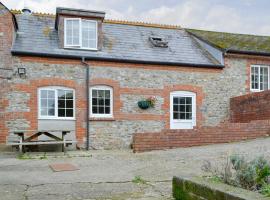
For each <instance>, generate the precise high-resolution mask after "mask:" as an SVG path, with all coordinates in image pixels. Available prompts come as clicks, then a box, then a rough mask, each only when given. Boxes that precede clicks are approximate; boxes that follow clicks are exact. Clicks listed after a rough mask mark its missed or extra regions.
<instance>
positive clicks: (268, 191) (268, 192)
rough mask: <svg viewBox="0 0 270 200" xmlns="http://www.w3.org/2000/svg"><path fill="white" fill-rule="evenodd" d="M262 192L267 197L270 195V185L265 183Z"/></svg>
mask: <svg viewBox="0 0 270 200" xmlns="http://www.w3.org/2000/svg"><path fill="white" fill-rule="evenodd" d="M260 193H262V194H263V195H265V196H267V197H270V185H269V184H265V185H263V186H262V189H261V191H260Z"/></svg>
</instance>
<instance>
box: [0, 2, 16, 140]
mask: <svg viewBox="0 0 270 200" xmlns="http://www.w3.org/2000/svg"><path fill="white" fill-rule="evenodd" d="M14 36H15V30H14V24H13V20H12V14H11V13H10V12H9V11H8V10H7V9H6V8H5V7H4V6H3V5H2V4H1V3H0V142H4V141H5V139H6V132H7V129H6V126H5V120H6V118H5V112H6V107H7V106H8V97H7V98H5V97H4V95H5V94H6V93H7V92H8V91H9V90H10V84H11V82H12V81H10V80H8V78H10V77H11V76H12V74H13V72H14V71H13V64H12V56H11V53H10V49H11V46H12V42H13V38H14Z"/></svg>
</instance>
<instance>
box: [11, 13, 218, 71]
mask: <svg viewBox="0 0 270 200" xmlns="http://www.w3.org/2000/svg"><path fill="white" fill-rule="evenodd" d="M16 18H17V22H18V26H19V33H18V34H17V37H16V39H15V42H14V45H13V47H12V53H13V54H15V55H18V54H34V55H43V56H46V55H49V56H55V57H64V56H67V55H68V56H71V57H74V58H75V57H78V58H80V57H86V58H94V59H101V60H102V59H105V60H106V59H112V60H114V59H121V60H126V61H130V62H132V61H138V62H141V63H144V62H149V63H150V62H153V63H157V64H158V63H168V64H173V65H174V64H176V65H177V63H178V64H179V65H181V63H182V64H183V63H184V64H190V65H198V66H200V65H202V66H204V65H206V66H209V67H211V66H212V67H222V65H220V63H218V61H217V60H215V59H214V58H213V57H212V56H211V55H210V54H209V53H208V52H207V51H205V50H204V49H203V48H202V47H201V46H200V45H199V44H198V43H197V42H196V41H195V40H194V39H193V38H192V37H190V35H189V34H188V33H187V32H186V31H185V30H183V29H179V28H178V29H176V28H175V29H173V28H167V29H166V28H157V27H150V26H149V27H146V26H136V25H127V24H120V23H103V30H102V31H103V33H104V41H103V48H102V50H101V51H87V50H72V49H62V48H59V38H58V35H57V31H56V30H55V29H54V23H55V18H54V17H52V16H46V15H45V16H39V15H23V14H17V15H16ZM150 35H156V36H161V37H164V38H167V40H168V41H169V47H168V48H159V47H153V46H152V44H151V43H150V41H149V36H150Z"/></svg>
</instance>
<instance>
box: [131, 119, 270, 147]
mask: <svg viewBox="0 0 270 200" xmlns="http://www.w3.org/2000/svg"><path fill="white" fill-rule="evenodd" d="M269 134H270V120H259V121H252V122H250V123H225V124H222V125H220V126H215V127H207V126H205V127H202V128H199V129H188V130H164V131H162V132H159V133H136V134H134V137H133V151H134V152H143V151H151V150H161V149H171V148H177V147H190V146H199V145H207V144H217V143H228V142H235V141H241V140H247V139H255V138H258V137H265V136H269Z"/></svg>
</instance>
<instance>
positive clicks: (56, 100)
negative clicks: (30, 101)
mask: <svg viewBox="0 0 270 200" xmlns="http://www.w3.org/2000/svg"><path fill="white" fill-rule="evenodd" d="M41 90H51V91H55V99H54V101H55V112H54V116H42V115H41ZM58 90H72V91H73V117H58ZM75 100H76V98H75V90H74V89H72V88H68V87H59V86H49V87H40V88H38V119H60V120H75V116H76V107H75Z"/></svg>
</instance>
